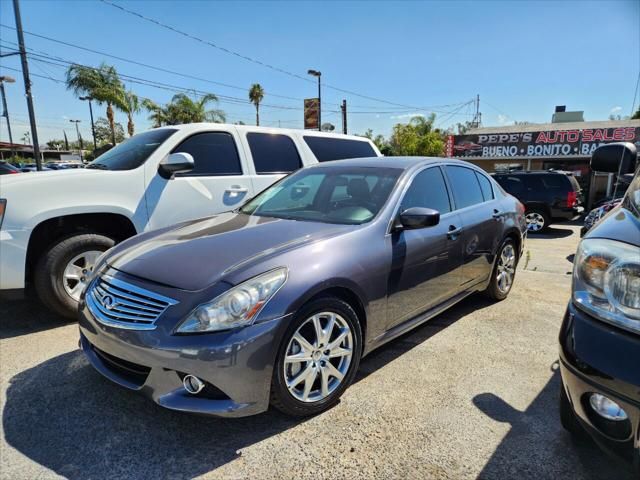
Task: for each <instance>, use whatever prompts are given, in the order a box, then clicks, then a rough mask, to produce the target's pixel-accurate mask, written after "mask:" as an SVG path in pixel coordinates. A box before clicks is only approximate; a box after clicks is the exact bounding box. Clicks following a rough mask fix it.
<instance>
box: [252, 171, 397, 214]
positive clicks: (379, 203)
mask: <svg viewBox="0 0 640 480" xmlns="http://www.w3.org/2000/svg"><path fill="white" fill-rule="evenodd" d="M401 173H402V170H401V169H397V168H374V167H340V166H331V167H314V168H310V169H305V170H299V171H298V172H296V173H294V174H292V175H290V176H288V177H285V178H284V179H283V180H281V181H280V182H278V183H276V184H275V185H273V186H271V187H269V188H268V189H266V190H265V191H263V192H262V193H261V194H259V195H258V196H256V197H255V198H254V199H253V200H251V201H249V202H248V203H247V204H246V205H245V206H244V207H242V208H241V209H240V212H241V213H244V214H247V215H256V216H264V217H275V218H287V219H291V220H305V221H313V222H325V223H339V224H347V225H359V224H361V223H366V222H368V221H370V220H371V219H373V218H374V217H375V216H376V215H377V214H378V212H379V211H380V209H381V208H382V207H383V205H384V204H385V202H386V201H387V198H389V195H390V194H391V191H392V190H393V188H394V186H395V184H396V182H397V180H398V177H399V176H400V174H401Z"/></svg>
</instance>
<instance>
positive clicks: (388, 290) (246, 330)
mask: <svg viewBox="0 0 640 480" xmlns="http://www.w3.org/2000/svg"><path fill="white" fill-rule="evenodd" d="M523 214H524V209H523V207H522V205H521V204H520V203H519V202H518V201H517V200H516V199H515V198H513V197H512V196H510V195H508V194H506V193H505V192H504V191H503V190H502V189H501V188H500V187H499V186H498V185H497V184H496V183H495V182H494V181H493V180H492V179H491V178H490V177H489V176H487V175H486V174H485V173H484V172H483V171H482V170H480V169H478V168H477V167H474V166H473V165H471V164H469V163H466V162H462V161H457V160H451V159H441V158H393V157H387V158H364V159H353V160H341V161H335V162H326V163H322V164H319V165H315V166H312V167H308V168H305V169H302V170H299V171H297V172H295V173H293V174H291V175H289V176H287V177H285V178H284V179H282V180H281V181H280V182H278V183H276V184H275V185H273V186H271V187H269V188H268V189H266V190H265V191H263V192H262V193H260V194H259V195H258V196H256V197H255V198H254V199H253V200H250V201H249V202H248V203H246V204H245V205H244V206H243V207H242V208H240V209H238V210H236V211H232V212H228V213H223V214H221V215H216V216H213V217H209V218H204V219H200V220H196V221H191V222H186V223H182V224H179V225H174V226H172V227H169V228H165V229H163V230H158V231H154V232H149V233H145V234H142V235H138V236H136V237H134V238H131V239H129V240H126V241H125V242H123V243H121V244H119V245H117V246H116V247H114V248H112V249H111V250H109V251H108V252H107V253H106V254H105V255H103V257H102V258H101V259H100V260H99V261H98V262H97V264H96V269H95V272H94V278H93V279H92V281H91V282H90V283H89V285H88V287H87V289H86V291H85V292H84V293H83V296H82V299H81V302H80V311H79V313H80V338H81V340H80V343H81V347H82V349H83V351H84V353H85V354H86V356H87V358H88V359H89V361H90V362H91V364H92V365H93V366H94V367H95V368H96V370H98V371H99V372H100V373H102V374H103V375H104V376H106V377H108V378H109V379H111V380H112V381H114V382H116V383H118V384H120V385H121V386H123V387H125V388H128V389H131V390H137V391H140V392H142V393H143V394H145V395H147V396H149V397H151V398H152V399H153V400H154V401H155V402H157V403H158V404H160V405H162V406H164V407H167V408H170V409H174V410H181V411H188V412H197V413H203V414H211V415H219V416H244V415H251V414H256V413H259V412H262V411H264V410H266V409H267V408H268V407H269V405H272V406H274V407H276V408H278V409H280V410H282V411H283V412H285V413H287V414H290V415H300V416H301V415H312V414H315V413H318V412H321V411H323V410H325V409H327V408H330V407H331V406H332V405H334V404H335V403H336V402H337V401H338V399H339V397H340V396H341V395H342V394H343V392H344V391H345V389H346V388H347V387H348V386H349V384H350V383H351V382H352V381H353V379H354V377H355V375H356V371H357V369H358V364H359V363H360V359H361V358H362V356H364V355H367V354H368V353H369V352H371V351H372V350H374V349H375V348H377V347H379V346H380V345H382V344H384V343H386V342H388V341H390V340H392V339H394V338H396V337H397V336H399V335H401V334H402V333H404V332H406V331H407V330H409V329H411V328H414V327H416V326H417V325H420V324H421V323H423V322H425V321H426V320H428V319H430V318H432V317H433V316H435V315H437V314H438V313H440V312H442V311H444V310H445V309H447V308H449V307H451V306H452V305H454V304H455V303H457V302H459V301H461V300H463V299H464V298H465V297H467V296H468V295H470V294H473V293H475V292H484V293H485V294H487V295H488V296H489V297H491V298H493V299H495V300H502V299H504V298H506V296H507V295H508V293H509V291H510V289H511V287H512V285H513V281H514V275H515V269H516V265H517V263H518V259H519V257H520V254H521V252H522V248H523V243H524V238H525V234H526V225H525V220H524V215H523ZM443 361H446V359H443Z"/></svg>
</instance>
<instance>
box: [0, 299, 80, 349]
mask: <svg viewBox="0 0 640 480" xmlns="http://www.w3.org/2000/svg"><path fill="white" fill-rule="evenodd" d="M73 322H74V321H73V320H70V319H68V318H64V317H61V316H60V315H58V314H56V313H54V312H52V311H51V310H49V309H47V308H46V307H45V306H43V305H42V304H41V303H40V301H39V300H38V299H37V298H35V297H31V296H28V297H27V298H26V299H24V300H2V301H0V339H6V338H13V337H20V336H22V335H28V334H30V333H35V332H41V331H43V330H50V329H52V328H57V327H61V326H63V325H68V324H70V323H73Z"/></svg>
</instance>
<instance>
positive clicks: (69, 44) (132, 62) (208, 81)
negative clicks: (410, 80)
mask: <svg viewBox="0 0 640 480" xmlns="http://www.w3.org/2000/svg"><path fill="white" fill-rule="evenodd" d="M118 8H119V7H118ZM0 27H3V28H7V29H10V30H15V28H14V27H11V26H9V25H4V24H0ZM24 33H26V34H27V35H30V36H33V37H37V38H40V39H44V40H47V41H50V42H54V43H58V44H61V45H65V46H67V47H71V48H76V49H79V50H83V51H86V52H89V53H94V54H96V55H103V56H105V57H109V58H113V59H116V60H120V61H123V62H127V63H130V64H133V65H138V66H141V67H145V68H149V69H152V70H156V71H159V72H164V73H169V74H172V75H177V76H180V77H183V78H189V79H192V80H198V81H201V82H206V83H210V84H212V85H218V86H222V87H226V88H232V89H235V90H240V91H246V90H247V89H246V88H245V87H240V86H237V85H232V84H229V83H224V82H219V81H215V80H210V79H207V78H202V77H198V76H195V75H190V74H186V73H181V72H176V71H174V70H170V69H167V68H164V67H159V66H156V65H151V64H148V63H143V62H140V61H138V60H132V59H130V58H125V57H121V56H119V55H114V54H111V53H107V52H104V51H100V50H94V49H91V48H87V47H82V46H79V45H75V44H73V43H69V42H65V41H63V40H60V39H56V38H52V37H48V36H46V35H42V34H38V33H35V32H29V31H25V32H24ZM4 41H5V42H7V43H10V44H13V43H14V42H10V41H8V40H6V39H5V40H4ZM31 50H32V51H33V52H40V53H45V54H47V55H50V54H48V53H47V52H43V51H41V50H40V51H39V50H36V49H31ZM305 80H307V79H305ZM323 85H324V84H323ZM328 87H329V88H335V87H331V86H328ZM338 90H339V91H343V92H346V93H352V94H354V95H359V94H356V93H355V92H349V91H347V90H342V89H338ZM266 94H267V95H270V96H272V97H277V98H283V99H287V100H295V101H302V100H303V99H302V98H298V97H291V96H287V95H280V94H276V93H271V92H266ZM365 98H371V99H374V100H378V99H375V98H373V97H365ZM384 102H385V103H388V102H386V101H384ZM460 104H461V103H455V104H445V105H433V106H425V107H421V108H417V107H409V106H406V107H405V108H409V109H410V110H429V111H433V112H436V113H448V111H444V110H440V109H443V108H447V107H457V106H459V105H460ZM392 105H396V104H393V103H392ZM397 105H399V106H402V105H400V104H397ZM352 107H353V108H367V109H370V110H376V109H381V108H385V107H381V106H374V105H353V106H352ZM404 112H406V110H402V111H398V110H394V111H380V112H377V111H376V112H371V113H381V114H386V113H404ZM349 113H369V112H365V111H363V112H358V111H353V110H352V111H351V112H349Z"/></svg>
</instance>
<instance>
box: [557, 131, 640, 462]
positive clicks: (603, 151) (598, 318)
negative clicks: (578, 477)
mask: <svg viewBox="0 0 640 480" xmlns="http://www.w3.org/2000/svg"><path fill="white" fill-rule="evenodd" d="M636 159H637V153H636V148H635V146H634V145H632V144H630V143H629V144H609V145H605V146H602V147H599V148H598V149H597V150H596V151H595V152H594V154H593V157H592V161H591V166H592V169H593V170H594V171H604V172H617V173H618V174H620V173H626V172H629V171H634V170H635V164H636ZM571 297H572V298H571V301H570V302H569V306H568V308H567V311H566V314H565V317H564V321H563V323H562V327H561V330H560V369H561V373H562V389H561V392H560V419H561V421H562V425H563V426H564V427H565V429H567V430H569V431H570V432H571V433H573V434H574V435H584V433H585V432H586V433H588V434H589V435H590V436H591V437H593V439H594V440H595V441H596V442H597V443H598V444H599V445H600V446H601V447H602V448H603V449H605V450H606V451H608V452H610V453H613V454H615V455H617V456H618V457H622V458H624V459H626V460H628V461H629V462H631V463H632V464H633V465H634V468H636V469H637V471H638V473H640V426H639V425H640V171H637V172H636V174H635V177H634V179H633V181H632V182H631V185H630V186H629V189H628V190H627V192H626V195H625V197H624V199H623V200H622V202H621V204H620V205H619V206H617V207H616V208H614V209H613V210H611V211H610V212H609V213H607V215H606V216H605V217H604V218H603V219H602V220H601V221H600V222H599V223H598V224H597V225H596V226H595V227H593V229H592V230H590V231H589V232H588V233H587V235H586V236H585V237H584V238H583V239H582V241H581V242H580V244H579V246H578V251H577V252H576V255H575V259H574V271H573V286H572V295H571Z"/></svg>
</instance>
